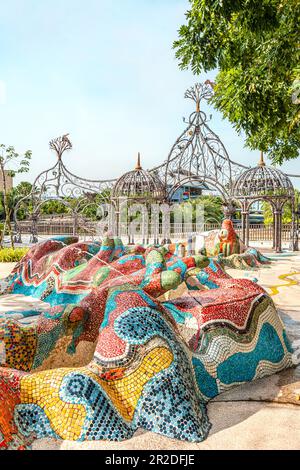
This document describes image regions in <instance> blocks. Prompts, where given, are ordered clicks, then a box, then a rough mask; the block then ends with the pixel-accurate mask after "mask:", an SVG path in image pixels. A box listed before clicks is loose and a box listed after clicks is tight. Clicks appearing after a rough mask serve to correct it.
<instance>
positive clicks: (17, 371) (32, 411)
mask: <svg viewBox="0 0 300 470" xmlns="http://www.w3.org/2000/svg"><path fill="white" fill-rule="evenodd" d="M184 284H185V285H186V289H184V294H183V295H179V296H176V289H177V288H178V287H180V286H182V285H184ZM0 290H1V294H2V295H6V296H7V295H8V296H9V295H10V294H14V295H16V294H23V295H26V296H31V297H36V298H38V299H40V300H41V301H43V302H44V303H45V305H43V308H42V307H40V308H36V309H34V310H32V309H31V310H26V309H25V310H23V311H20V310H18V311H6V312H5V313H3V314H1V313H0V345H2V349H0V360H1V367H0V448H5V449H7V448H8V449H23V448H28V447H29V446H30V444H31V443H32V441H33V440H34V439H36V438H42V437H52V438H56V439H70V440H79V441H81V440H99V439H109V440H123V439H128V438H130V437H132V436H133V434H134V432H135V431H136V430H137V429H139V428H143V429H146V430H149V431H153V432H157V433H160V434H162V435H165V436H168V437H171V438H176V439H182V440H188V441H195V442H199V441H202V440H203V439H205V438H206V437H207V435H208V432H209V429H210V423H209V419H208V416H207V412H206V403H207V401H208V400H209V399H211V398H213V397H214V396H216V395H218V394H219V393H221V392H222V391H224V390H228V389H229V388H230V387H232V386H236V385H238V384H241V383H244V382H247V381H251V380H254V379H256V378H259V377H263V376H264V375H269V374H272V373H274V372H278V371H279V370H281V369H283V368H285V367H289V366H291V365H292V361H291V353H292V351H291V347H290V344H289V341H288V339H287V336H286V333H285V330H284V328H283V325H282V322H281V320H280V318H279V316H278V313H277V311H276V308H275V306H274V304H273V301H272V299H271V298H270V297H269V296H268V295H267V293H266V292H265V291H264V290H263V289H262V288H261V287H260V286H258V285H256V284H255V283H253V282H252V281H250V280H247V279H233V278H231V277H230V276H229V275H228V274H227V273H226V272H225V271H224V269H223V267H222V266H221V265H220V264H219V263H218V262H217V261H216V260H213V259H208V258H207V257H205V256H200V255H199V256H187V257H184V258H179V257H178V256H177V255H175V254H174V250H171V249H170V247H169V246H152V247H148V248H144V247H141V246H127V247H124V246H123V244H122V242H121V241H120V240H119V239H117V238H107V239H105V240H103V242H102V244H100V243H92V242H90V243H81V242H78V240H77V239H75V238H74V237H70V238H67V237H60V238H56V239H51V240H48V241H46V242H43V243H40V244H38V245H36V246H35V247H34V248H32V249H31V250H30V251H29V252H28V253H27V255H26V256H25V257H24V258H23V259H22V260H21V262H20V263H19V264H18V265H17V266H16V268H15V269H14V271H13V272H12V273H11V275H10V276H8V278H6V279H5V280H4V281H1V284H0ZM170 293H173V295H171V297H172V296H175V298H174V299H171V300H166V297H167V296H168V297H170V295H169V294H170Z"/></svg>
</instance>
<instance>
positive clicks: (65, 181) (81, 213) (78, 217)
mask: <svg viewBox="0 0 300 470" xmlns="http://www.w3.org/2000/svg"><path fill="white" fill-rule="evenodd" d="M49 146H50V149H51V150H53V151H54V152H55V154H56V157H57V161H56V163H55V165H54V166H53V167H51V168H49V169H48V170H46V171H43V172H42V173H40V174H39V175H38V176H37V178H36V179H35V181H34V183H33V184H32V189H31V192H30V193H29V194H28V195H26V196H24V197H23V198H22V199H20V201H19V202H18V203H17V204H16V207H15V209H14V222H15V232H16V235H15V239H16V242H19V243H21V242H22V227H21V226H22V223H21V221H20V220H19V217H18V213H19V211H20V210H21V209H24V210H25V211H26V216H27V221H28V222H30V226H29V235H30V242H31V243H35V242H37V241H38V233H39V230H38V224H39V221H40V218H41V209H42V207H43V206H44V205H45V204H47V203H48V202H49V201H51V200H55V201H59V202H60V203H61V204H63V205H64V206H65V207H66V208H67V210H68V214H69V217H70V219H71V223H72V225H73V227H72V233H73V234H74V235H77V234H78V232H79V229H81V230H83V229H84V228H86V225H87V224H86V221H87V218H86V217H85V213H86V212H87V211H88V209H89V208H92V207H93V209H94V212H96V211H97V210H100V211H101V203H109V201H110V191H111V188H112V186H113V184H114V182H115V180H103V181H102V180H90V179H85V178H82V177H79V176H76V175H74V174H73V173H71V172H70V171H69V170H68V169H67V168H66V166H65V164H64V162H63V160H62V156H63V154H64V153H65V152H67V151H69V150H71V149H72V143H71V141H70V139H69V136H68V134H65V135H63V136H61V137H58V138H56V139H53V140H51V141H50V142H49ZM28 205H29V206H30V208H31V210H30V213H28ZM65 217H66V216H65Z"/></svg>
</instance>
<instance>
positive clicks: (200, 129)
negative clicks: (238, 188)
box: [150, 80, 249, 215]
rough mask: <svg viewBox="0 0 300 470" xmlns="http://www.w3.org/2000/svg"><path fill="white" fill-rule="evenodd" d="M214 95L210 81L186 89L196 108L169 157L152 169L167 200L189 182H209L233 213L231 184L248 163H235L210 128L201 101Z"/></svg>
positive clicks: (228, 209) (228, 212) (227, 208)
mask: <svg viewBox="0 0 300 470" xmlns="http://www.w3.org/2000/svg"><path fill="white" fill-rule="evenodd" d="M212 95H213V84H212V82H210V81H209V80H206V82H204V83H196V84H195V85H194V86H193V87H191V88H189V89H188V90H187V91H186V92H185V95H184V96H185V98H188V99H190V100H192V101H194V103H195V110H194V111H193V112H192V113H191V114H190V116H189V119H188V120H185V119H184V122H185V123H187V127H186V129H185V130H184V132H183V133H182V134H181V135H180V136H179V137H178V139H177V140H176V141H175V143H174V145H173V146H172V148H171V150H170V152H169V155H168V157H167V160H166V161H165V162H164V163H163V164H162V165H160V166H157V167H155V168H153V169H152V170H150V171H151V173H155V174H157V175H159V177H160V179H161V180H162V181H163V182H164V185H165V187H166V191H167V197H168V199H171V197H172V195H173V194H174V192H175V191H176V190H177V189H178V188H179V187H180V186H183V185H184V184H186V183H188V182H199V183H206V184H207V185H208V186H209V187H211V188H213V189H215V190H217V191H218V193H219V194H220V196H221V197H222V199H223V202H224V212H225V213H226V214H227V215H232V214H233V212H234V207H233V204H232V202H233V201H232V187H233V183H234V181H235V179H236V178H237V177H238V176H239V175H240V174H241V173H242V172H243V171H245V170H246V169H247V168H249V167H247V166H245V165H242V164H239V163H236V162H233V161H232V160H231V159H230V158H229V155H228V153H227V150H226V148H225V146H224V144H223V142H222V141H221V139H220V137H219V136H218V135H217V134H216V133H215V132H213V131H212V129H211V128H210V127H209V125H208V122H209V120H210V119H209V118H208V116H207V115H206V113H205V112H204V110H203V109H202V102H204V101H208V100H209V99H210V98H211V97H212Z"/></svg>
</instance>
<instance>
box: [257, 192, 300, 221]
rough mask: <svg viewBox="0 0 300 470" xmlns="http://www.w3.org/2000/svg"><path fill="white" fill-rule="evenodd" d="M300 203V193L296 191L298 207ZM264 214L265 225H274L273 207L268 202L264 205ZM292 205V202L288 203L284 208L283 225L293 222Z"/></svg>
mask: <svg viewBox="0 0 300 470" xmlns="http://www.w3.org/2000/svg"><path fill="white" fill-rule="evenodd" d="M299 201H300V192H299V191H298V190H297V189H295V203H296V206H298V204H299ZM296 208H297V207H296ZM262 209H263V214H264V224H265V225H271V224H272V223H273V213H272V208H271V205H270V204H269V203H267V202H263V204H262ZM292 217H293V215H292V205H291V203H290V202H286V203H285V204H284V206H283V212H282V223H284V224H289V223H291V222H292Z"/></svg>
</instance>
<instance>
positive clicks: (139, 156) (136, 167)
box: [135, 152, 142, 170]
mask: <svg viewBox="0 0 300 470" xmlns="http://www.w3.org/2000/svg"><path fill="white" fill-rule="evenodd" d="M135 169H136V170H141V169H142V166H141V155H140V152H138V156H137V162H136V165H135Z"/></svg>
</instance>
